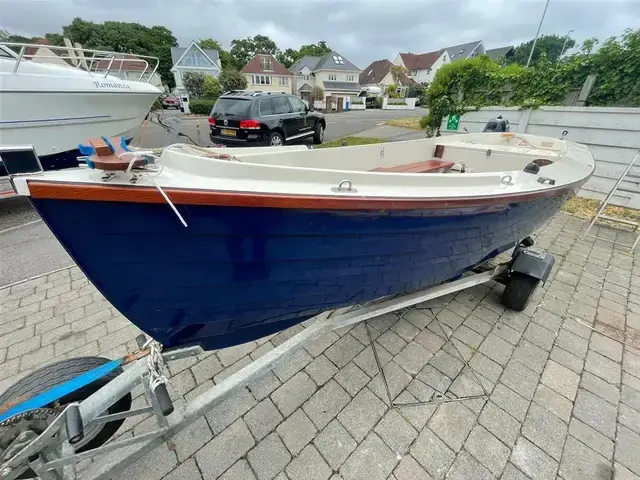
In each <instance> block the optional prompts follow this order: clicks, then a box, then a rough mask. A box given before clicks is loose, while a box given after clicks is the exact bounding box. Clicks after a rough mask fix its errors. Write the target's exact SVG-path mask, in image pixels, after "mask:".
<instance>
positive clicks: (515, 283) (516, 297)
mask: <svg viewBox="0 0 640 480" xmlns="http://www.w3.org/2000/svg"><path fill="white" fill-rule="evenodd" d="M538 283H540V280H538V279H537V278H533V277H531V276H529V275H524V274H522V273H518V272H514V273H512V274H511V276H510V277H509V279H508V280H507V284H506V286H505V288H504V292H502V304H503V305H504V306H505V307H507V308H509V309H511V310H516V311H518V312H521V311H522V310H524V309H525V307H526V306H527V303H529V299H530V298H531V295H532V294H533V292H534V291H535V289H536V287H537V286H538Z"/></svg>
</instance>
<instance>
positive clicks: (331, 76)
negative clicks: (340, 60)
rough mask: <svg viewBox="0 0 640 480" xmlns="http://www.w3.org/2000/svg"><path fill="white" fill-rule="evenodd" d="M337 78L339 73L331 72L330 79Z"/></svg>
mask: <svg viewBox="0 0 640 480" xmlns="http://www.w3.org/2000/svg"><path fill="white" fill-rule="evenodd" d="M337 79H338V75H336V74H335V73H330V74H329V80H333V81H335V80H337Z"/></svg>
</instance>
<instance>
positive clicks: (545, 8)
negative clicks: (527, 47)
mask: <svg viewBox="0 0 640 480" xmlns="http://www.w3.org/2000/svg"><path fill="white" fill-rule="evenodd" d="M549 1H550V0H547V3H546V4H545V5H544V11H543V12H542V17H541V18H540V23H539V24H538V31H537V32H536V37H535V38H534V39H533V45H531V51H530V52H529V60H527V67H528V66H529V64H530V63H531V57H533V51H534V50H535V49H536V43H537V42H538V35H540V29H541V28H542V22H544V16H545V15H546V14H547V8H548V7H549Z"/></svg>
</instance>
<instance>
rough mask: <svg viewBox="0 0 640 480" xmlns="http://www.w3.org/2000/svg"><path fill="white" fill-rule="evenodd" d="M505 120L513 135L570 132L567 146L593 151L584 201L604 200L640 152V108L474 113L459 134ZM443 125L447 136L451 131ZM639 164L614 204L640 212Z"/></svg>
mask: <svg viewBox="0 0 640 480" xmlns="http://www.w3.org/2000/svg"><path fill="white" fill-rule="evenodd" d="M497 115H502V116H503V117H505V118H506V119H507V120H509V122H510V123H511V131H513V132H522V133H530V134H533V135H541V136H546V137H552V138H560V136H561V135H562V132H563V131H564V130H567V132H568V133H567V136H566V137H565V138H566V139H567V140H570V141H573V142H578V143H581V144H583V145H586V146H587V147H589V150H591V153H592V154H593V156H594V157H595V159H596V171H595V173H594V175H593V176H592V177H591V179H589V181H588V182H587V183H586V184H585V186H584V187H583V188H582V190H580V196H584V197H588V198H596V199H603V198H604V197H605V196H606V194H607V193H608V192H609V191H610V190H611V188H613V185H614V184H615V182H616V180H617V179H618V177H619V176H620V175H621V174H622V172H623V170H624V169H625V167H626V166H627V165H628V164H629V162H630V161H631V160H632V159H633V157H634V155H635V154H636V152H637V151H638V149H640V108H609V107H540V108H539V109H536V110H522V111H520V110H518V108H514V107H488V108H481V109H480V110H479V111H477V112H475V111H474V112H469V113H466V114H464V115H463V116H462V117H461V118H460V124H459V126H458V128H459V130H462V129H463V127H465V128H466V129H467V130H468V131H469V132H470V133H475V132H481V131H482V129H483V128H484V125H485V123H486V122H487V121H488V120H489V119H491V118H494V117H496V116H497ZM446 127H447V119H446V118H445V119H443V122H442V126H441V132H442V134H443V135H446V134H449V133H453V132H448V131H447V130H446ZM639 163H640V162H636V166H634V167H633V168H632V169H631V171H630V174H631V175H633V176H635V177H632V178H630V177H627V180H626V181H624V182H622V184H621V185H620V188H619V189H618V191H617V192H616V195H615V196H614V197H613V198H612V201H611V203H613V204H614V205H620V206H625V207H630V208H635V209H640V164H639Z"/></svg>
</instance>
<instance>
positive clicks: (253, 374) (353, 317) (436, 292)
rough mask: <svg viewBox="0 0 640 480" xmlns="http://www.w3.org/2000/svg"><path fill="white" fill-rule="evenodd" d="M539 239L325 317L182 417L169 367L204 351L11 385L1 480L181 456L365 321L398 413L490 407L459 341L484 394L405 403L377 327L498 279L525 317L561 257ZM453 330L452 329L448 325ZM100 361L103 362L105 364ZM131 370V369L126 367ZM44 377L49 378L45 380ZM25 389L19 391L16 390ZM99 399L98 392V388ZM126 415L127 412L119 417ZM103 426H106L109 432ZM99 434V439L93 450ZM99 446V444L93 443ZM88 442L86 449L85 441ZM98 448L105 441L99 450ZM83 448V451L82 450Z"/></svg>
mask: <svg viewBox="0 0 640 480" xmlns="http://www.w3.org/2000/svg"><path fill="white" fill-rule="evenodd" d="M532 244H533V241H532V240H531V239H530V238H529V237H527V239H525V240H523V242H521V243H520V244H519V245H518V246H517V247H516V248H515V250H514V252H513V255H512V257H511V259H510V260H509V261H508V262H506V263H503V264H500V265H498V266H484V267H480V268H478V269H476V270H474V271H473V272H474V273H471V274H469V275H466V276H463V277H461V278H459V279H457V280H454V281H450V282H447V283H444V284H441V285H438V286H435V287H431V288H428V289H424V290H420V291H417V292H414V293H411V294H407V295H402V296H397V297H392V298H390V297H387V298H382V299H379V300H376V301H374V302H369V303H368V304H365V305H356V306H353V307H346V308H342V309H339V310H334V311H332V312H325V313H322V314H320V315H318V316H317V317H315V318H314V319H311V323H310V324H309V326H307V327H306V328H305V329H304V330H302V331H301V332H299V333H298V334H296V335H295V336H293V337H292V338H290V339H288V340H287V341H285V342H284V343H282V344H281V345H279V346H278V347H276V348H275V349H273V350H271V351H269V352H267V353H266V354H264V355H263V356H261V357H260V358H258V359H257V360H255V361H253V362H252V363H251V364H249V365H247V366H246V367H244V368H242V369H241V370H239V371H238V372H236V373H234V374H232V375H231V376H229V377H227V378H226V379H225V380H223V381H222V382H220V383H218V384H217V385H215V386H214V387H212V388H210V389H209V390H207V391H205V392H203V393H201V394H200V395H198V396H197V397H196V398H195V399H193V400H192V401H190V402H189V403H187V404H186V405H185V406H184V407H183V408H180V409H176V408H175V407H174V405H173V402H172V400H171V398H170V396H169V393H168V391H167V387H166V385H167V382H168V380H167V377H166V375H165V373H164V369H165V365H166V362H170V361H172V360H177V359H180V358H186V357H190V356H197V355H199V354H201V353H203V351H202V349H201V348H200V347H199V346H197V347H186V348H180V349H176V350H170V351H164V352H163V351H162V346H161V345H159V344H158V343H157V342H155V341H153V340H147V339H146V337H145V336H144V335H140V336H139V337H138V338H137V339H136V340H137V342H138V347H139V350H138V351H137V352H136V353H134V354H131V355H128V356H127V357H124V358H122V359H119V360H112V361H108V360H107V359H98V360H102V362H101V364H100V365H98V366H97V367H96V366H95V365H93V366H92V368H87V369H85V370H86V371H83V372H81V373H79V374H78V375H75V376H73V378H70V379H62V380H61V381H60V383H57V384H55V382H53V383H54V386H53V387H50V388H48V389H46V390H44V391H41V392H40V393H36V394H33V393H31V394H30V395H26V396H18V398H12V399H9V400H8V401H7V399H6V398H3V397H6V394H7V392H11V391H12V389H14V387H15V386H17V385H18V384H20V383H25V382H28V380H29V379H31V378H32V376H33V375H36V374H38V372H43V371H44V370H47V369H48V371H49V372H56V371H57V370H61V369H56V366H58V365H59V364H62V363H64V362H70V361H73V360H81V359H72V360H63V361H61V362H57V363H55V364H52V365H49V366H48V367H44V369H40V370H39V371H37V372H34V373H32V374H31V375H29V376H27V377H26V378H25V379H22V380H20V381H19V382H18V384H16V385H14V387H11V388H10V389H9V390H7V392H5V394H3V395H2V397H0V402H1V403H2V404H1V405H0V462H1V463H0V480H13V479H18V478H32V477H34V476H37V477H38V478H42V479H43V480H62V479H75V478H88V479H92V480H98V479H100V480H107V479H110V478H118V476H119V474H120V473H121V472H122V471H124V470H125V469H126V468H127V467H129V466H131V465H132V464H134V463H135V462H136V461H138V460H139V459H140V458H142V457H143V456H144V455H146V454H147V453H148V452H150V451H152V450H153V449H154V448H156V447H158V446H159V445H160V444H162V443H166V444H167V446H168V448H169V449H173V448H174V445H173V444H172V443H171V438H172V437H173V436H174V435H176V434H177V433H178V432H180V431H181V430H183V429H185V428H186V427H188V426H189V425H190V424H192V423H193V422H194V421H196V420H197V419H198V418H200V417H201V416H203V415H204V414H206V413H207V412H209V411H210V410H211V409H213V408H214V407H215V406H217V405H219V404H220V403H221V402H223V401H224V400H226V399H227V398H229V397H230V396H231V395H232V394H234V393H235V392H236V391H237V390H238V389H240V388H242V387H244V386H246V385H247V384H249V383H250V382H251V381H253V380H256V379H257V378H259V377H260V376H261V375H263V374H265V373H267V372H268V371H269V370H271V369H273V368H274V367H275V366H276V365H277V364H278V363H279V362H281V361H283V360H284V359H285V358H286V357H287V356H288V355H290V354H291V353H293V352H294V351H296V350H298V349H299V348H301V347H302V346H303V345H304V344H306V343H308V342H311V341H312V340H314V339H316V338H317V337H319V336H320V335H322V334H324V333H327V332H329V331H332V330H337V329H341V328H343V327H347V326H350V325H354V324H357V323H360V322H365V326H366V329H367V334H368V336H369V340H370V342H371V347H372V349H373V355H374V358H375V361H376V364H377V366H378V369H379V371H380V372H381V373H382V379H383V381H384V385H385V387H386V392H387V395H388V397H389V406H390V407H391V408H400V407H403V406H406V407H411V406H416V405H424V404H429V403H446V402H455V401H461V400H470V399H485V400H486V399H487V398H488V394H489V392H487V391H486V389H485V387H484V385H483V384H482V382H481V381H480V379H478V377H477V375H476V374H475V372H473V369H471V367H470V366H469V364H468V362H467V360H466V359H465V356H464V355H462V353H461V352H460V350H458V347H456V346H455V343H453V342H451V344H452V345H453V346H454V348H455V349H456V350H457V352H458V354H459V355H460V359H461V360H462V361H463V362H464V364H465V367H463V368H462V370H461V371H460V373H459V374H458V375H460V374H462V372H465V371H468V372H471V374H472V375H473V377H475V380H476V381H477V383H478V385H479V387H480V389H481V390H480V391H479V392H478V393H477V394H474V395H468V396H459V395H455V394H453V393H451V392H449V391H448V388H449V387H447V388H445V389H444V390H443V391H437V390H436V393H435V394H434V395H433V396H432V397H431V398H429V399H428V400H427V401H419V402H413V403H398V402H395V399H394V398H392V396H391V393H390V390H389V386H388V383H387V381H386V378H385V376H384V370H383V368H382V365H381V363H380V361H379V358H378V354H377V351H376V347H375V343H374V342H373V338H372V336H371V332H370V330H369V326H368V325H367V323H366V322H367V320H371V319H373V318H376V317H379V316H381V315H384V314H388V313H391V312H396V311H399V310H402V309H405V308H407V307H411V306H414V305H417V304H420V303H423V302H427V301H430V300H434V299H438V298H441V297H443V296H445V295H450V294H454V293H457V292H460V291H461V290H465V289H467V288H470V287H474V286H477V285H482V284H485V283H487V282H490V281H497V282H500V283H504V284H505V285H506V287H505V290H504V293H503V303H504V304H505V306H507V307H508V308H512V309H516V310H522V309H523V308H524V307H525V305H526V303H527V301H528V300H529V297H530V296H531V294H532V293H533V291H534V290H535V288H536V286H537V285H538V283H539V282H545V281H546V280H547V278H548V276H549V273H550V272H551V269H552V267H553V264H554V262H555V259H554V257H553V256H552V255H549V254H547V253H545V252H542V251H540V250H538V249H535V248H531V247H532ZM434 321H436V322H437V323H438V325H439V326H440V329H442V332H443V334H444V335H445V337H446V340H447V341H450V340H451V337H452V335H453V329H450V328H449V330H450V332H449V333H448V334H447V332H446V331H445V327H444V326H443V325H442V324H441V323H440V321H439V320H438V319H437V317H434ZM447 328H448V327H447ZM83 358H91V359H92V360H93V361H94V362H95V360H96V357H83ZM123 366H127V368H125V369H122V367H123ZM40 375H41V376H42V373H41V374H40ZM106 377H108V381H106V384H104V385H103V386H101V387H100V388H98V389H97V390H95V391H94V392H93V393H92V394H90V395H88V396H86V397H85V398H83V399H81V400H76V401H71V402H69V403H66V404H64V403H65V402H63V401H61V399H64V398H67V399H68V398H73V394H74V392H79V391H83V389H84V390H85V391H87V390H86V389H87V388H88V387H90V386H91V385H95V384H96V382H99V381H100V379H104V378H106ZM451 384H453V382H451ZM139 385H142V387H143V389H144V392H145V395H146V399H147V402H148V406H146V407H143V408H137V409H132V410H130V409H129V408H130V406H131V392H132V391H133V389H134V388H136V387H137V386H139ZM14 390H15V389H14ZM89 392H91V389H89ZM127 400H128V401H127ZM118 403H121V404H124V408H122V409H120V410H119V411H116V412H115V413H110V412H111V411H112V410H110V408H112V406H113V405H116V404H118ZM116 410H117V409H116ZM150 413H152V414H153V416H154V417H155V419H156V421H157V428H156V429H155V430H153V431H151V432H148V433H145V434H141V435H137V436H134V437H123V439H115V440H114V441H111V442H108V443H107V440H109V437H111V436H112V435H113V434H115V432H116V431H117V429H118V428H119V427H120V425H121V423H122V422H123V421H124V420H125V419H126V418H129V417H133V416H137V415H147V414H150ZM101 425H102V427H101ZM108 425H112V426H113V425H115V428H111V430H112V431H111V432H108V437H107V438H102V439H98V438H95V437H96V433H95V432H96V430H98V434H99V433H100V428H102V429H103V430H107V426H108ZM91 435H93V436H94V440H99V441H98V445H97V446H96V447H95V448H93V446H92V445H91V438H89V437H91ZM87 440H89V443H87ZM83 442H84V443H83ZM94 443H95V442H94ZM80 446H82V447H83V448H80ZM97 457H100V461H96V462H91V463H90V464H89V466H88V467H87V468H86V470H82V471H81V472H78V463H79V462H82V461H86V460H89V459H95V458H97Z"/></svg>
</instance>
